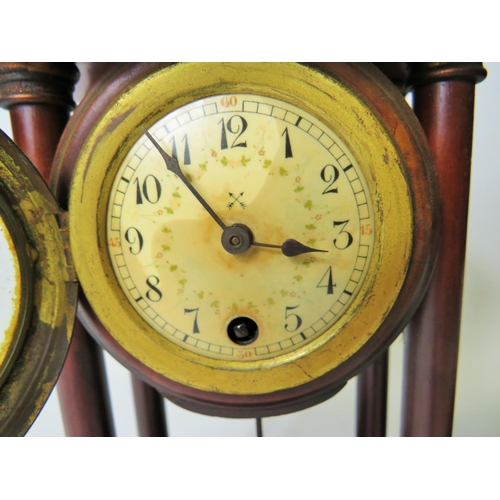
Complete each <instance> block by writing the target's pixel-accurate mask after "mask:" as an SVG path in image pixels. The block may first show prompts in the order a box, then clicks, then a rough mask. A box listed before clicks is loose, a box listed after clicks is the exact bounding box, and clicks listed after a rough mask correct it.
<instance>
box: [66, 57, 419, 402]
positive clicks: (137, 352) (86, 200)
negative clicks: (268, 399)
mask: <svg viewBox="0 0 500 500" xmlns="http://www.w3.org/2000/svg"><path fill="white" fill-rule="evenodd" d="M238 93H247V94H252V93H255V94H260V95H265V96H269V97H274V98H277V99H281V100H284V101H287V102H289V103H291V104H294V105H295V106H298V107H299V108H302V109H304V110H306V111H307V112H309V113H311V114H312V115H313V116H315V117H316V118H317V119H318V120H320V121H321V122H322V123H324V124H325V125H326V126H327V127H328V128H330V129H332V130H333V131H334V132H335V133H336V134H337V135H338V136H339V137H340V138H341V140H342V141H343V142H344V143H345V144H346V145H347V147H348V149H349V150H350V152H351V153H352V154H353V155H354V156H355V158H356V160H357V161H358V163H359V165H360V168H361V170H362V172H363V174H364V177H365V180H366V183H367V185H368V189H369V192H370V195H371V198H372V202H373V206H374V209H375V214H374V216H375V225H376V228H375V233H376V236H375V242H374V249H373V256H372V259H371V262H370V264H369V268H368V271H367V276H366V279H365V282H364V284H363V286H362V288H361V289H360V291H359V293H358V295H357V297H356V298H355V300H354V301H353V303H352V304H351V305H350V307H349V308H348V310H347V311H346V313H345V314H344V315H343V316H342V318H340V319H339V320H338V321H337V322H336V323H335V325H334V327H333V328H332V329H331V330H330V331H329V332H327V333H325V334H324V335H322V336H320V337H319V338H318V339H316V340H314V341H313V342H311V343H310V344H308V345H306V346H304V347H302V348H299V349H298V350H297V351H294V352H292V353H288V354H285V355H281V356H277V357H276V358H273V359H266V360H260V361H255V362H236V361H222V360H215V359H211V358H207V357H204V356H201V355H198V354H195V353H193V352H188V351H186V350H185V349H183V348H181V347H179V346H177V345H175V344H174V343H172V342H170V341H169V340H167V339H166V338H164V337H163V336H161V335H160V334H158V333H156V332H155V331H153V329H152V328H151V327H150V326H149V325H147V323H146V322H145V321H143V320H142V319H141V318H140V317H139V316H138V315H137V313H136V312H135V310H134V309H133V308H132V307H131V305H130V304H129V302H128V300H127V298H126V297H125V295H124V293H123V291H122V290H121V288H120V286H119V284H118V282H117V280H116V279H115V277H114V272H113V268H112V265H111V261H110V257H109V254H108V250H107V243H106V211H107V206H108V200H109V192H110V189H111V185H112V182H113V179H114V176H115V173H116V171H117V169H118V167H119V165H120V164H121V162H122V161H123V159H124V157H125V155H126V154H127V152H128V150H129V149H130V148H131V146H132V145H133V144H134V143H135V141H136V140H137V139H138V138H139V136H140V135H141V134H142V129H141V127H146V128H148V127H150V126H151V125H153V124H154V123H155V122H156V121H157V120H158V119H160V118H161V117H162V116H164V115H166V114H167V113H169V112H170V111H173V110H175V109H177V108H178V107H179V106H182V105H184V104H186V103H188V102H191V101H194V100H196V99H200V98H203V97H206V96H211V95H219V94H238ZM69 210H70V240H71V247H72V249H73V255H74V261H75V267H76V270H77V273H78V276H79V279H80V282H81V284H82V287H83V289H84V291H85V294H86V297H87V299H88V300H89V302H90V304H91V305H92V308H93V310H94V311H95V313H96V314H97V316H98V317H99V319H100V320H101V321H102V323H103V324H104V326H105V327H106V329H107V330H108V331H109V333H110V334H111V336H112V337H113V338H114V339H115V341H116V342H117V343H118V344H119V345H121V347H122V348H123V349H124V350H125V351H127V352H128V353H129V354H130V355H131V356H132V357H133V358H135V359H137V360H139V361H140V363H142V364H143V365H145V366H147V367H148V368H149V369H151V370H152V371H154V372H155V373H157V374H159V375H161V376H163V377H165V378H167V379H169V380H172V381H174V382H177V383H180V384H183V385H185V386H188V387H192V388H195V389H199V390H201V391H206V392H209V393H210V392H213V393H222V394H237V395H250V394H267V393H272V392H275V391H280V390H284V389H289V388H293V387H296V386H300V385H302V384H306V383H308V382H310V381H311V380H313V379H317V378H319V377H322V376H323V375H325V374H327V373H328V372H330V371H332V370H334V369H335V368H337V367H338V366H339V365H341V364H342V363H343V362H344V361H346V360H347V359H349V358H350V357H351V356H353V355H354V354H355V353H356V352H357V351H359V350H360V349H361V348H363V346H364V345H365V344H366V343H367V342H368V341H369V340H370V338H371V337H372V336H373V335H374V334H375V333H376V332H377V331H378V330H379V328H380V326H381V325H382V324H383V322H384V320H385V318H386V317H387V315H388V314H389V312H390V311H391V308H392V307H393V305H394V303H395V302H396V300H397V298H398V295H399V293H400V290H401V288H402V286H403V283H404V281H405V276H406V272H407V269H408V265H409V261H410V258H411V255H412V248H413V245H414V240H413V233H414V212H413V205H412V195H411V192H410V189H409V185H408V181H407V175H406V172H405V165H404V159H403V157H402V155H401V152H400V150H399V147H398V144H397V143H396V140H395V138H394V136H393V135H392V134H390V133H389V131H388V129H387V125H386V124H385V123H384V122H382V121H381V120H380V118H379V116H378V115H377V113H376V111H375V110H374V108H373V107H372V106H370V105H369V103H368V102H367V101H366V99H364V98H363V97H362V96H361V95H360V94H359V93H358V92H356V91H355V90H354V89H353V88H352V87H351V86H350V85H349V84H348V83H346V82H345V81H342V80H341V79H335V78H332V76H330V75H326V74H324V73H323V72H320V71H318V70H317V69H314V68H312V67H308V66H304V65H300V64H295V63H283V64H258V63H241V64H236V63H226V64H223V63H218V64H209V63H206V64H202V63H186V64H177V65H168V66H165V67H162V68H160V69H158V70H157V71H154V72H152V73H150V74H148V75H146V76H145V77H144V78H142V79H141V80H140V81H138V82H136V83H135V84H134V85H132V86H131V87H129V88H127V89H126V90H125V91H124V92H123V93H122V94H121V95H120V96H119V98H117V99H115V100H114V101H113V102H112V103H111V104H110V105H109V106H108V107H107V109H106V110H105V112H104V113H102V114H101V115H100V116H99V117H98V119H97V121H96V122H95V125H94V126H93V127H92V129H91V130H90V132H89V134H88V136H87V137H86V140H85V143H84V145H83V147H81V148H80V151H79V153H78V156H77V158H76V163H75V171H74V176H73V181H72V186H71V196H70V206H69Z"/></svg>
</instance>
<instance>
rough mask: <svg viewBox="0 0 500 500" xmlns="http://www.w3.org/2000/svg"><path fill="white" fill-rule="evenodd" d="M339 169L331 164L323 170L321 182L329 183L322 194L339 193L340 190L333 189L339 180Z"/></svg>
mask: <svg viewBox="0 0 500 500" xmlns="http://www.w3.org/2000/svg"><path fill="white" fill-rule="evenodd" d="M339 175H340V172H339V169H338V168H337V167H335V166H334V165H332V164H331V163H329V164H328V165H325V166H324V167H323V168H322V169H321V173H320V176H321V180H322V181H323V182H329V184H328V186H327V187H326V188H325V190H324V191H323V193H322V194H328V193H338V192H339V190H338V188H336V187H332V186H333V185H334V184H335V183H336V182H337V181H338V179H339Z"/></svg>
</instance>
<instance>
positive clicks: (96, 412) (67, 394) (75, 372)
mask: <svg viewBox="0 0 500 500" xmlns="http://www.w3.org/2000/svg"><path fill="white" fill-rule="evenodd" d="M78 77H79V72H78V69H77V67H76V65H75V64H74V63H1V64H0V106H2V107H4V108H6V109H8V110H9V112H10V116H11V122H12V131H13V136H14V141H15V142H16V143H17V144H18V146H19V147H20V148H21V149H22V150H23V151H24V153H25V154H26V155H27V156H28V158H29V159H30V160H31V162H32V163H33V164H34V165H35V167H36V168H37V169H38V170H39V171H40V173H41V174H42V176H43V178H44V179H45V181H47V183H48V182H49V179H50V174H51V169H52V161H53V158H54V153H55V151H56V148H57V145H58V143H59V139H60V137H61V134H62V132H63V130H64V127H65V126H66V123H67V121H68V118H69V113H70V111H71V110H72V109H73V108H74V107H75V103H74V102H73V97H72V96H73V90H74V86H75V83H76V82H77V80H78ZM57 387H58V393H59V401H60V404H61V410H62V414H63V421H64V427H65V430H66V434H67V435H68V436H110V435H113V434H114V430H113V422H112V418H111V410H110V403H109V395H108V390H107V384H106V376H105V373H104V364H103V359H102V351H101V350H100V348H99V347H98V346H97V345H96V344H95V342H94V341H93V340H92V339H91V338H90V337H89V335H88V334H87V332H86V331H85V330H84V328H83V327H82V325H81V324H80V322H79V321H78V320H76V321H75V328H74V331H73V338H72V341H71V345H70V349H69V352H68V357H67V359H66V362H65V365H64V368H63V371H62V373H61V376H60V378H59V381H58V384H57Z"/></svg>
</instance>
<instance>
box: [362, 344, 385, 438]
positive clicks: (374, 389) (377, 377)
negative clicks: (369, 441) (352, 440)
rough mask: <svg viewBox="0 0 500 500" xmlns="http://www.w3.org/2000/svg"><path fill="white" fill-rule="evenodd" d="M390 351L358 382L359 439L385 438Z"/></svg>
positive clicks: (365, 371) (373, 364) (367, 370)
mask: <svg viewBox="0 0 500 500" xmlns="http://www.w3.org/2000/svg"><path fill="white" fill-rule="evenodd" d="M388 376H389V351H388V350H386V351H385V352H383V353H382V354H381V355H380V356H379V357H378V358H377V359H376V360H375V361H374V362H373V363H372V364H371V365H370V366H369V367H368V368H366V369H365V370H364V371H363V372H361V373H360V374H359V375H358V380H357V389H358V392H357V408H356V414H357V426H356V435H357V436H358V437H385V435H386V430H387V382H388V379H389V377H388Z"/></svg>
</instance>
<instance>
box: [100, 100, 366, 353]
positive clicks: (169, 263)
mask: <svg viewBox="0 0 500 500" xmlns="http://www.w3.org/2000/svg"><path fill="white" fill-rule="evenodd" d="M150 132H151V133H152V134H153V137H154V138H155V139H156V140H157V141H159V143H160V144H161V146H162V148H163V149H164V150H165V151H167V152H168V153H169V154H170V155H172V156H173V157H174V158H175V159H177V160H178V163H179V166H180V168H181V170H182V172H183V174H184V175H185V176H186V177H187V179H188V181H189V182H190V183H191V184H192V185H193V187H194V188H195V189H196V190H197V191H198V193H200V195H201V196H202V197H203V198H204V199H205V201H206V202H207V203H208V205H209V206H210V207H211V208H212V209H213V210H214V211H215V213H216V214H217V216H218V217H219V218H220V219H221V220H222V221H223V223H224V224H225V225H226V226H233V225H237V224H242V225H244V226H246V227H247V228H249V229H250V231H251V234H252V235H253V239H254V242H255V243H256V244H255V245H251V246H250V248H248V250H246V251H244V252H242V253H237V254H233V253H230V252H228V251H227V250H226V249H225V247H224V246H223V243H222V241H221V236H222V233H223V231H222V229H221V227H220V226H219V225H218V223H217V222H216V221H215V220H214V219H213V218H212V217H211V216H210V214H209V213H208V212H207V211H206V210H205V208H204V207H203V206H202V205H201V204H200V202H199V201H198V200H197V199H196V198H195V196H194V195H193V194H192V193H191V192H190V191H189V190H188V189H187V187H186V186H185V185H184V184H183V182H182V181H181V180H180V178H179V177H178V176H177V175H175V174H174V173H172V172H170V171H168V170H167V168H166V164H165V162H164V160H163V159H162V157H161V155H160V154H159V152H158V150H157V149H156V148H155V147H154V146H153V144H152V142H151V141H150V140H149V139H148V138H147V137H146V135H144V134H143V135H141V136H140V138H139V139H138V140H137V142H136V143H135V144H134V145H133V146H132V147H131V148H130V150H129V152H128V154H127V155H126V157H125V158H124V160H123V161H122V162H121V165H120V167H119V168H118V170H117V172H116V174H115V179H114V182H113V185H112V187H111V191H110V197H109V204H108V208H107V229H106V235H107V241H108V245H109V252H110V257H111V262H112V265H113V269H114V273H115V275H116V277H117V279H118V282H119V284H120V286H121V288H122V290H123V292H124V294H125V296H126V297H127V299H128V300H129V302H130V304H131V305H132V306H133V307H134V309H135V310H136V311H137V313H138V314H139V316H140V317H142V319H144V320H145V321H146V322H147V323H148V324H149V325H150V326H151V327H152V328H153V329H154V330H155V331H156V332H158V333H160V334H161V335H162V336H164V337H165V338H167V339H168V340H170V341H172V342H174V343H176V344H177V345H179V346H181V347H182V348H184V349H187V350H189V351H192V352H194V353H198V354H200V355H202V356H207V357H210V358H215V359H226V360H242V361H253V360H259V359H268V358H273V357H276V356H278V355H281V354H285V353H289V352H291V351H294V350H296V349H297V348H298V347H302V346H304V345H306V344H308V343H310V342H311V341H313V340H314V339H317V338H318V337H319V336H321V335H322V334H323V333H324V332H325V331H327V330H329V329H331V328H332V326H333V325H334V324H335V323H336V321H337V320H338V319H339V318H340V317H341V316H342V315H343V314H344V312H345V311H346V310H347V309H348V308H349V306H350V305H351V303H352V302H353V300H354V299H355V297H356V295H357V294H358V292H359V290H360V288H361V286H362V284H363V281H364V278H365V276H366V272H367V269H368V267H369V263H370V259H371V256H372V251H373V244H374V237H375V234H374V227H375V224H374V217H373V206H372V202H371V198H370V194H369V191H368V188H367V185H366V181H365V179H364V175H363V172H362V170H361V169H360V166H359V165H358V163H357V161H356V159H355V157H354V155H353V154H352V153H351V152H350V151H349V149H348V148H347V146H346V145H345V144H344V143H343V142H342V141H341V139H340V138H339V137H338V136H337V135H336V134H335V132H334V131H333V130H331V129H330V128H328V126H326V125H325V124H323V123H321V122H320V121H319V120H318V119H316V118H315V117H314V116H312V115H311V114H310V113H308V112H307V111H305V110H303V109H300V108H298V107H296V106H294V105H292V104H289V103H287V102H286V101H283V100H278V99H274V98H270V97H265V96H262V95H258V94H226V95H217V96H211V97H207V98H204V99H199V100H196V101H194V102H191V103H189V104H187V105H184V106H182V107H180V108H178V109H176V110H175V111H172V112H171V113H168V114H167V115H166V116H164V117H163V118H161V119H160V120H159V121H158V122H156V123H155V124H154V125H153V126H152V127H151V128H150ZM287 239H294V240H297V241H298V242H300V243H301V244H302V245H303V246H304V249H303V250H302V251H301V253H299V254H298V255H294V256H291V257H289V256H285V255H284V254H283V253H282V251H281V249H280V248H276V247H280V246H281V245H282V244H283V242H285V241H286V240H287ZM259 243H263V244H265V245H273V246H272V247H268V246H260V245H258V244H259ZM302 252H303V253H302Z"/></svg>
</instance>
